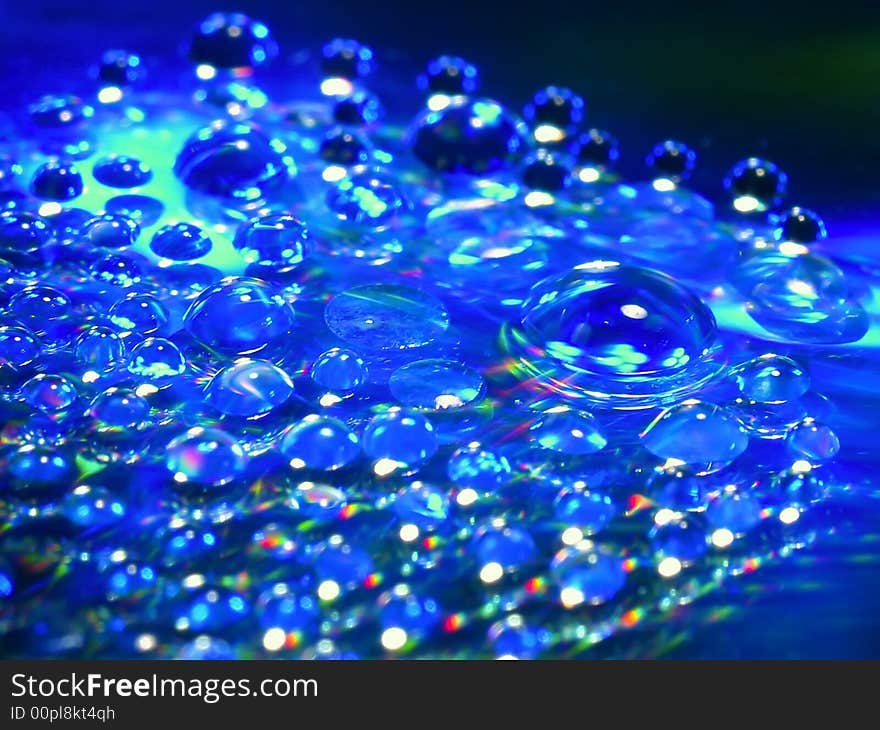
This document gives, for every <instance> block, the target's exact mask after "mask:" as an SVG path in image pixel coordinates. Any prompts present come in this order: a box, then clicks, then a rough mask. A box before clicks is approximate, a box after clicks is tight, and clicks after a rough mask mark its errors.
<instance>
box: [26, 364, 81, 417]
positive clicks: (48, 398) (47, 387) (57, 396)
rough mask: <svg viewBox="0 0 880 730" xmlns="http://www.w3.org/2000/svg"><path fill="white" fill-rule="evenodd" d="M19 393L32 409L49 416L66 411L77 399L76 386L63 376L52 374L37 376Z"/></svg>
mask: <svg viewBox="0 0 880 730" xmlns="http://www.w3.org/2000/svg"><path fill="white" fill-rule="evenodd" d="M19 393H20V395H21V397H22V399H23V400H24V401H25V403H27V404H28V405H29V406H30V407H31V408H34V409H35V410H38V411H41V412H43V413H47V414H52V413H58V412H59V411H64V410H66V409H68V408H70V406H72V405H73V403H74V402H75V401H76V399H77V392H76V386H75V385H74V384H73V383H72V382H71V381H70V380H68V379H67V378H65V377H64V376H63V375H53V374H51V373H39V374H38V375H35V376H34V377H32V378H31V379H30V380H28V381H27V382H26V383H25V384H24V385H23V386H21V390H20V391H19Z"/></svg>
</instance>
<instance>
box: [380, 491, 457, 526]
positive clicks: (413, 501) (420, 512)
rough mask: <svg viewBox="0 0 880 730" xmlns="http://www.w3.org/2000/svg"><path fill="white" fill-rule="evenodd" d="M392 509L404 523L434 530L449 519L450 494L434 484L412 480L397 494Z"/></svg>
mask: <svg viewBox="0 0 880 730" xmlns="http://www.w3.org/2000/svg"><path fill="white" fill-rule="evenodd" d="M391 509H392V510H393V511H394V514H396V515H397V518H398V519H399V520H400V522H401V523H402V524H404V525H415V526H416V527H417V528H418V529H419V530H421V531H425V532H432V531H434V530H437V529H439V528H440V527H442V526H443V525H444V524H446V522H447V520H448V519H449V515H450V504H449V496H448V495H447V494H446V492H444V491H443V490H442V489H440V488H439V487H437V486H434V485H433V484H428V483H426V482H421V481H418V482H412V483H411V484H409V485H407V486H406V487H405V488H404V489H402V490H401V491H400V492H398V493H397V494H396V495H395V497H394V501H393V502H392V503H391Z"/></svg>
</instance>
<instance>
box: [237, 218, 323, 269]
mask: <svg viewBox="0 0 880 730" xmlns="http://www.w3.org/2000/svg"><path fill="white" fill-rule="evenodd" d="M233 246H235V248H236V250H237V251H238V252H239V253H240V254H241V256H242V258H243V259H244V260H245V261H246V262H247V263H248V264H258V265H259V266H262V267H266V268H267V269H271V270H273V271H275V272H277V273H286V272H288V271H291V270H293V269H294V268H296V267H297V266H299V264H301V263H302V262H303V260H304V259H305V258H306V256H308V255H309V253H310V251H311V240H310V238H309V232H308V229H307V228H306V225H305V223H303V222H302V221H301V220H299V219H298V218H295V217H293V216H292V215H287V214H276V215H267V216H263V217H261V218H253V219H251V220H249V221H247V222H246V223H243V224H242V225H241V226H240V227H239V228H238V230H237V231H236V233H235V239H234V240H233Z"/></svg>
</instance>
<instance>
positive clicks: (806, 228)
mask: <svg viewBox="0 0 880 730" xmlns="http://www.w3.org/2000/svg"><path fill="white" fill-rule="evenodd" d="M773 223H774V225H775V227H774V229H773V237H774V238H775V239H776V240H777V241H791V242H792V243H800V244H810V243H816V242H818V241H824V240H825V239H826V238H827V237H828V231H827V230H826V228H825V221H823V220H822V218H821V217H820V216H819V214H818V213H815V212H813V211H812V210H808V209H807V208H801V207H800V206H797V205H796V206H795V207H793V208H790V209H789V210H787V211H785V212H783V213H780V214H778V215H776V216H774V217H773Z"/></svg>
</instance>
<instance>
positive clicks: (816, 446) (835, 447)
mask: <svg viewBox="0 0 880 730" xmlns="http://www.w3.org/2000/svg"><path fill="white" fill-rule="evenodd" d="M785 445H786V446H787V447H788V450H789V451H790V452H791V453H792V454H794V455H795V456H797V457H800V458H803V459H806V460H807V461H809V462H810V464H812V465H814V466H815V465H817V464H821V463H822V462H825V461H828V460H829V459H833V458H834V457H835V456H836V455H837V452H838V451H840V440H839V439H838V438H837V434H836V433H834V431H833V430H832V429H831V427H830V426H826V425H825V424H823V423H818V422H817V421H815V420H813V419H812V418H806V419H804V421H803V422H801V423H800V424H798V425H797V426H795V427H794V428H793V429H792V430H791V432H789V434H788V438H787V439H786V442H785Z"/></svg>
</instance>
